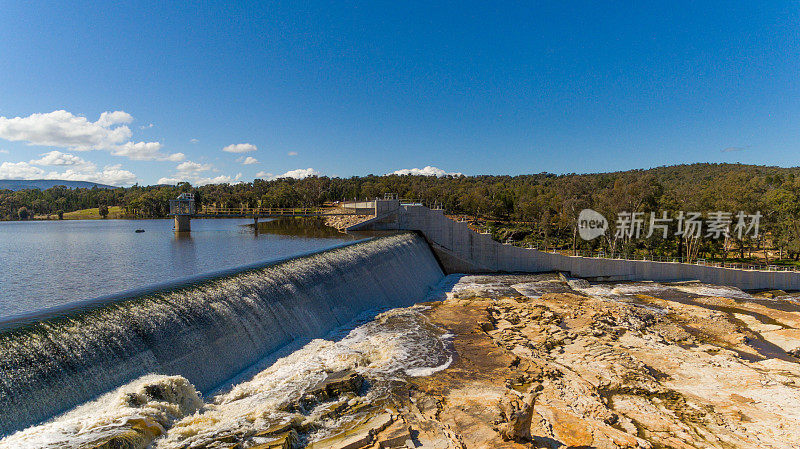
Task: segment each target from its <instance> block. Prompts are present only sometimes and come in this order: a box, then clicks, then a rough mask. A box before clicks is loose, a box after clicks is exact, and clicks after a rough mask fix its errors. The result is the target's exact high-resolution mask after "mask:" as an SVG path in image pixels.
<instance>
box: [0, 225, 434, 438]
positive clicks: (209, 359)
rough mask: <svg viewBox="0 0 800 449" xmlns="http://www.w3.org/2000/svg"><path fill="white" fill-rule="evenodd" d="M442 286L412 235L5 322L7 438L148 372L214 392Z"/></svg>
mask: <svg viewBox="0 0 800 449" xmlns="http://www.w3.org/2000/svg"><path fill="white" fill-rule="evenodd" d="M442 277H443V272H442V270H441V268H440V266H439V264H438V262H437V260H436V259H435V258H434V256H433V253H432V252H431V250H430V248H429V246H428V244H427V243H426V242H425V240H424V239H423V238H422V237H420V236H418V235H416V234H413V233H404V234H398V235H392V236H388V237H382V238H376V239H372V240H369V241H365V242H359V243H355V244H350V245H347V246H343V247H340V248H336V249H332V250H327V251H324V252H321V253H317V254H312V255H308V256H304V257H300V258H296V259H290V260H286V261H283V262H279V263H269V264H264V265H263V266H250V267H247V268H246V269H243V270H242V271H241V272H236V273H228V274H226V275H224V276H216V277H211V278H208V279H205V280H201V281H195V282H190V283H187V284H183V285H175V286H172V287H170V288H165V289H160V290H156V291H153V292H150V293H144V294H137V295H131V296H130V297H119V298H114V299H113V300H109V301H107V302H102V303H99V304H92V305H91V307H85V308H83V309H80V310H77V311H73V312H71V313H61V314H54V315H53V316H50V317H48V318H46V319H44V320H41V321H36V322H33V323H27V324H26V323H19V322H17V323H0V326H4V329H5V330H2V331H0V433H1V434H8V433H10V432H13V431H15V430H19V429H21V428H24V427H26V426H28V425H32V424H35V423H37V422H40V421H42V420H44V419H47V418H49V417H52V416H54V415H56V414H58V413H60V412H63V411H65V410H67V409H69V408H71V407H74V406H76V405H78V404H80V403H83V402H85V401H87V400H90V399H92V398H94V397H96V396H98V395H101V394H103V393H105V392H107V391H109V390H111V389H113V388H115V387H117V386H119V385H122V384H124V383H125V382H129V381H131V380H133V379H136V378H138V377H140V376H143V375H145V374H148V373H158V374H168V375H181V376H183V377H185V378H186V379H188V380H189V381H190V382H191V383H192V384H193V385H195V386H196V387H197V388H198V389H199V390H201V391H203V392H207V391H210V390H212V389H214V388H215V387H217V386H219V385H220V384H222V383H224V382H225V381H226V380H228V379H230V378H232V377H234V376H236V375H237V374H238V373H240V372H242V371H243V370H245V369H246V368H248V367H249V366H251V365H253V364H254V363H256V362H258V361H259V360H260V359H262V358H264V357H265V356H267V355H269V354H270V353H273V352H274V351H276V350H278V349H280V348H282V347H285V346H287V345H290V344H292V343H298V342H305V341H308V340H310V339H312V338H316V337H320V336H323V335H325V334H326V333H327V332H329V331H331V330H332V329H334V328H336V327H338V326H341V325H344V324H346V323H348V322H350V321H352V320H353V319H354V318H356V317H357V316H358V315H359V314H361V313H363V312H365V311H369V310H376V309H382V308H389V307H400V306H407V305H411V304H413V303H415V302H418V301H419V300H421V299H422V298H424V296H425V295H426V293H427V292H428V289H429V288H430V287H431V286H433V285H435V284H436V283H437V282H438V281H439V280H440V279H441V278H442Z"/></svg>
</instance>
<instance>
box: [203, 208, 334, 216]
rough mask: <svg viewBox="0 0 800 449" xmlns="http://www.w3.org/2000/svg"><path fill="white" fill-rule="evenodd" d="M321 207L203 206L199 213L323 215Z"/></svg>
mask: <svg viewBox="0 0 800 449" xmlns="http://www.w3.org/2000/svg"><path fill="white" fill-rule="evenodd" d="M322 212H323V209H321V208H319V207H213V206H203V207H202V208H201V209H200V210H199V211H198V212H197V213H198V214H199V215H247V216H251V215H253V216H255V215H271V216H276V215H286V216H292V215H322Z"/></svg>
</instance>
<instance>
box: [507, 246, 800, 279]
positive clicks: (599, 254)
mask: <svg viewBox="0 0 800 449" xmlns="http://www.w3.org/2000/svg"><path fill="white" fill-rule="evenodd" d="M506 244H508V243H506ZM526 249H536V250H538V251H543V252H547V253H551V254H560V255H562V256H570V257H590V258H594V259H614V260H640V261H650V262H669V263H686V264H692V265H702V266H706V267H716V268H733V269H738V270H753V271H789V272H800V267H796V266H785V265H774V264H758V263H743V262H716V261H709V260H706V259H703V258H697V259H692V260H686V259H684V258H682V257H667V256H653V255H635V254H634V255H632V254H625V253H619V252H615V253H607V252H604V251H572V250H558V249H547V250H545V249H542V248H540V247H539V246H528V247H527V248H526Z"/></svg>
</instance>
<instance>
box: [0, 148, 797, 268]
mask: <svg viewBox="0 0 800 449" xmlns="http://www.w3.org/2000/svg"><path fill="white" fill-rule="evenodd" d="M186 191H192V192H194V193H195V196H196V199H197V201H198V202H199V204H207V205H212V204H213V205H217V206H223V207H239V206H240V205H245V206H247V207H255V206H259V205H260V206H263V207H289V206H316V205H322V204H323V203H325V202H328V201H340V200H350V199H368V198H375V197H382V196H383V195H384V194H385V193H389V192H391V193H397V194H399V196H400V197H401V198H413V199H419V200H422V201H423V202H425V203H429V204H433V203H439V204H441V205H442V206H443V207H444V209H445V210H446V211H447V213H448V214H454V215H468V216H470V218H471V219H473V220H477V222H479V223H481V225H482V226H486V227H487V228H488V229H489V230H491V231H492V232H493V234H494V236H495V238H497V239H499V240H504V241H505V240H512V241H516V242H518V243H521V244H534V245H537V246H542V245H546V246H547V247H548V248H562V249H576V250H577V249H583V250H588V249H592V250H598V249H603V250H606V251H610V250H613V251H622V252H628V253H639V252H644V253H649V254H663V255H675V254H681V255H688V256H690V257H691V256H693V255H692V254H689V253H687V251H689V250H688V249H687V248H686V247H685V245H684V244H685V243H686V242H684V241H682V240H681V239H680V238H678V237H670V238H668V239H663V238H658V237H651V238H649V239H645V238H641V239H625V238H621V239H614V238H613V234H614V232H613V227H614V220H615V217H616V215H617V213H619V212H621V211H627V212H651V211H654V212H658V213H661V212H662V211H667V212H669V213H670V215H671V216H672V215H673V214H675V213H677V212H678V211H699V212H703V213H708V212H712V211H727V212H732V213H734V214H735V213H736V212H738V211H746V212H748V213H754V212H756V211H760V212H761V214H762V215H763V217H762V218H761V231H762V235H761V236H759V238H758V239H752V238H746V239H741V240H739V239H737V238H735V236H733V237H731V238H730V239H723V240H716V241H714V240H711V239H705V238H703V239H701V241H700V244H699V245H698V247H697V248H695V254H694V256H696V255H697V254H704V255H706V256H708V257H711V256H717V257H718V256H723V257H727V253H728V252H732V253H733V254H738V256H739V257H745V249H746V248H747V249H748V251H749V250H752V249H753V248H760V247H762V246H769V247H771V248H773V249H774V250H776V251H778V252H779V253H780V254H781V255H784V254H786V255H788V256H789V257H793V258H797V257H799V256H800V167H792V168H781V167H766V166H756V165H741V164H691V165H676V166H667V167H658V168H653V169H647V170H629V171H624V172H615V173H596V174H566V175H554V174H549V173H539V174H532V175H522V176H459V177H442V178H437V177H427V176H409V175H404V176H399V175H390V176H372V175H370V176H364V177H353V178H328V177H310V178H306V179H302V180H297V179H290V178H282V179H277V180H273V181H264V180H255V181H254V182H251V183H241V184H233V185H230V184H217V185H206V186H201V187H192V186H190V185H189V184H187V183H181V184H178V185H177V186H163V185H159V186H147V187H143V186H138V185H136V186H133V187H129V188H116V189H72V190H70V189H67V188H64V187H53V188H50V189H47V190H20V191H16V192H13V191H10V190H0V217H2V218H4V219H6V220H8V219H18V218H19V217H20V210H21V209H22V208H24V209H25V210H26V212H27V213H28V214H30V215H45V214H55V213H57V212H58V211H63V212H69V211H73V210H79V209H86V208H92V207H98V206H103V205H105V206H121V207H122V208H124V210H125V212H126V214H127V216H129V217H131V218H152V217H165V216H166V215H167V213H168V210H169V200H170V199H173V198H175V197H176V196H177V195H178V194H179V193H181V192H186ZM585 208H591V209H594V210H596V211H598V212H600V213H601V214H603V215H604V216H605V217H607V218H608V220H609V222H610V224H611V227H612V230H611V232H609V233H608V235H607V236H606V238H603V239H596V240H593V241H591V242H583V241H581V240H580V239H579V238H577V229H576V218H577V216H578V213H579V212H580V211H581V210H582V209H585ZM670 234H672V233H670Z"/></svg>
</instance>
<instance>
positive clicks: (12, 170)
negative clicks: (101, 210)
mask: <svg viewBox="0 0 800 449" xmlns="http://www.w3.org/2000/svg"><path fill="white" fill-rule="evenodd" d="M89 164H91V163H89ZM0 179H60V180H65V181H88V182H97V183H100V184H110V185H117V186H119V185H123V186H124V185H132V184H135V183H136V175H134V174H133V173H131V172H129V171H128V170H123V169H122V166H121V165H108V166H106V167H103V170H101V171H97V169H96V167H94V165H93V164H91V165H90V166H84V167H70V168H68V169H67V170H66V171H64V172H60V173H59V172H55V171H51V172H46V171H45V170H43V169H41V168H39V167H35V166H33V165H31V164H30V163H28V162H3V163H2V164H0Z"/></svg>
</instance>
